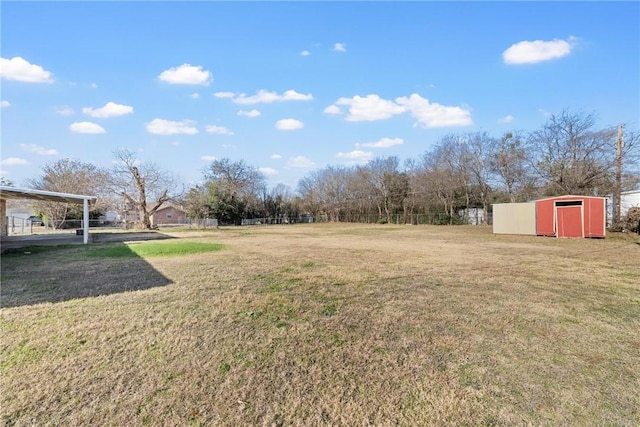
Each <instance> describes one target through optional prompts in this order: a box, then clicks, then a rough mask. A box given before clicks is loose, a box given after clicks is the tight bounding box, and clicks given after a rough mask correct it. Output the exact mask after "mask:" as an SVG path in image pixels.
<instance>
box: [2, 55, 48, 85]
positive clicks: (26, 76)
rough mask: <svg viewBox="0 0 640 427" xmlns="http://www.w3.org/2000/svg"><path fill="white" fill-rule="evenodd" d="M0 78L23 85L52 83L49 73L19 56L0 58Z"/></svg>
mask: <svg viewBox="0 0 640 427" xmlns="http://www.w3.org/2000/svg"><path fill="white" fill-rule="evenodd" d="M0 77H2V78H3V79H7V80H15V81H18V82H25V83H53V79H52V78H51V72H49V71H47V70H45V69H44V68H42V67H41V66H39V65H35V64H31V63H29V62H28V61H26V60H25V59H24V58H21V57H19V56H16V57H14V58H11V59H6V58H0Z"/></svg>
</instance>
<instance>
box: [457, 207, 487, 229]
mask: <svg viewBox="0 0 640 427" xmlns="http://www.w3.org/2000/svg"><path fill="white" fill-rule="evenodd" d="M458 216H460V218H462V221H463V222H464V223H465V224H470V225H482V223H483V222H484V209H482V208H466V209H460V210H459V211H458Z"/></svg>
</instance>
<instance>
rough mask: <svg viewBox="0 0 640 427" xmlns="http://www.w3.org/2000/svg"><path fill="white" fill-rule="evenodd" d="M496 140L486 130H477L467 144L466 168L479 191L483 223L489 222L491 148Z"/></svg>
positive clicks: (470, 136)
mask: <svg viewBox="0 0 640 427" xmlns="http://www.w3.org/2000/svg"><path fill="white" fill-rule="evenodd" d="M493 145H494V142H493V138H491V137H490V136H489V135H488V134H487V133H486V132H476V133H472V134H469V135H468V136H467V140H466V144H465V153H466V164H465V166H466V169H467V171H468V172H469V174H470V175H471V179H472V182H473V187H474V189H475V190H476V192H477V193H478V197H479V199H480V203H481V204H482V209H483V212H484V213H485V215H483V216H482V223H483V224H485V225H486V224H487V219H488V215H487V212H488V211H489V200H490V196H491V192H492V189H491V181H492V174H491V166H490V163H491V150H492V148H493Z"/></svg>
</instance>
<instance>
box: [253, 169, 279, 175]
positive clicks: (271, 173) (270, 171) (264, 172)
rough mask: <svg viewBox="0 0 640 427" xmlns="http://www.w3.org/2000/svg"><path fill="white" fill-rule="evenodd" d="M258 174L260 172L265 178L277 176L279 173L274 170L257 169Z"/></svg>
mask: <svg viewBox="0 0 640 427" xmlns="http://www.w3.org/2000/svg"><path fill="white" fill-rule="evenodd" d="M258 170H259V171H260V172H262V173H263V174H264V175H266V176H274V175H278V174H279V173H280V172H278V171H277V170H275V169H274V168H258Z"/></svg>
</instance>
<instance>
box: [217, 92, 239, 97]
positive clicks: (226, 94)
mask: <svg viewBox="0 0 640 427" xmlns="http://www.w3.org/2000/svg"><path fill="white" fill-rule="evenodd" d="M213 96H215V97H216V98H233V97H234V96H236V94H235V93H233V92H216V93H214V94H213Z"/></svg>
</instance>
